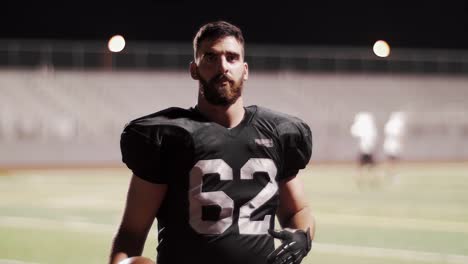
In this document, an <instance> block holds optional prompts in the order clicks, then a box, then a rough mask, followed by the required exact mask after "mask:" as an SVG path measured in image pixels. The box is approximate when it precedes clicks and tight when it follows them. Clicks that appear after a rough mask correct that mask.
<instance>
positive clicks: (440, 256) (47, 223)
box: [0, 216, 468, 264]
mask: <svg viewBox="0 0 468 264" xmlns="http://www.w3.org/2000/svg"><path fill="white" fill-rule="evenodd" d="M0 226H7V227H20V228H21V227H27V228H37V229H42V230H44V229H45V230H50V229H67V230H71V231H79V232H83V231H85V232H86V231H88V232H98V233H101V232H102V233H112V232H115V231H116V228H117V226H112V225H105V224H95V223H89V222H83V221H68V220H67V221H60V220H53V219H43V218H29V217H12V216H1V217H0ZM312 251H313V252H320V253H331V254H341V255H346V256H356V257H380V258H382V257H384V258H395V259H401V260H408V261H423V262H433V263H438V264H442V263H445V264H467V263H468V256H466V255H456V254H444V253H434V252H424V251H415V250H403V249H388V248H378V247H365V246H350V245H338V244H327V243H320V242H315V243H314V246H313V249H312ZM8 261H9V262H8ZM0 264H36V263H29V262H21V261H16V260H2V259H0Z"/></svg>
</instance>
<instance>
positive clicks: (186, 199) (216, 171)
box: [121, 106, 312, 264]
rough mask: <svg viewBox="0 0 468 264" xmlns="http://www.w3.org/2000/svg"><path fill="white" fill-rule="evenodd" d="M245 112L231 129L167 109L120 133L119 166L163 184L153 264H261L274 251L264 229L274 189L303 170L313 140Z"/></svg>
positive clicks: (283, 118)
mask: <svg viewBox="0 0 468 264" xmlns="http://www.w3.org/2000/svg"><path fill="white" fill-rule="evenodd" d="M245 110H246V111H245V115H244V118H243V120H242V122H241V123H240V124H239V125H238V126H236V127H234V128H230V129H229V128H226V127H223V126H221V125H219V124H217V123H214V122H211V121H209V120H207V119H206V118H204V117H203V116H202V115H201V113H200V112H199V111H198V109H197V108H190V109H181V108H169V109H166V110H163V111H161V112H158V113H155V114H151V115H148V116H145V117H142V118H139V119H136V120H134V121H132V122H130V123H129V124H128V125H127V126H126V127H125V129H124V131H123V133H122V138H121V150H122V156H123V158H122V159H123V161H124V162H125V163H126V164H127V166H128V167H129V168H130V169H131V170H132V171H133V173H134V174H135V175H136V176H138V177H140V178H142V179H144V180H146V181H149V182H152V183H159V184H168V191H167V194H166V197H165V199H164V201H163V203H162V205H161V208H160V209H159V212H158V215H157V221H158V229H159V232H158V241H159V243H158V248H157V250H158V257H157V260H158V263H159V264H179V263H180V264H185V263H204V264H220V263H222V264H231V263H232V264H238V263H242V264H250V263H252V264H254V263H255V264H263V263H266V256H267V255H268V254H269V253H270V252H271V251H273V250H274V243H273V239H272V237H271V236H269V235H268V233H267V230H268V229H270V228H274V224H275V221H274V218H275V212H276V209H277V206H278V182H279V181H281V180H284V179H286V178H289V177H291V176H295V175H296V174H297V172H298V171H299V170H300V169H303V168H304V167H305V166H306V165H307V163H308V162H309V159H310V156H311V149H312V135H311V132H310V129H309V127H308V126H307V125H306V124H305V123H304V122H302V121H301V120H300V119H298V118H295V117H292V116H289V115H285V114H282V113H277V112H274V111H271V110H268V109H266V108H262V107H258V106H249V107H246V108H245ZM142 206H144V205H142Z"/></svg>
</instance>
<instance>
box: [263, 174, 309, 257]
mask: <svg viewBox="0 0 468 264" xmlns="http://www.w3.org/2000/svg"><path fill="white" fill-rule="evenodd" d="M277 215H278V220H279V222H280V224H281V226H282V227H283V228H284V229H283V230H281V231H276V230H269V233H270V235H271V236H273V237H274V238H277V239H280V240H281V245H280V246H279V247H278V248H276V249H275V250H274V251H273V252H271V253H270V254H269V255H268V258H267V260H268V263H270V264H300V263H301V261H302V259H303V258H304V257H305V256H306V255H307V253H309V251H310V249H311V248H312V239H313V237H314V234H315V221H314V217H313V216H312V214H311V210H310V208H309V206H308V204H307V202H306V199H305V194H304V190H303V188H302V183H301V181H300V179H299V178H298V177H290V178H288V179H285V180H283V181H280V182H279V207H278V211H277Z"/></svg>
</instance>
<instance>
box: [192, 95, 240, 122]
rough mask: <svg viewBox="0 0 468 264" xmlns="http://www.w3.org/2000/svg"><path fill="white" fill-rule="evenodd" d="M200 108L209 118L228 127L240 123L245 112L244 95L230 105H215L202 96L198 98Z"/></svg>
mask: <svg viewBox="0 0 468 264" xmlns="http://www.w3.org/2000/svg"><path fill="white" fill-rule="evenodd" d="M200 97H201V96H200ZM198 110H199V111H200V112H201V114H202V115H203V116H205V117H206V118H208V119H209V120H211V121H213V122H215V123H218V124H220V125H222V126H224V127H227V128H233V127H236V126H237V125H239V124H240V123H241V122H242V119H243V118H244V114H245V109H244V103H243V101H242V97H239V99H237V101H236V102H235V103H234V104H232V105H229V106H219V105H213V104H210V103H209V102H207V101H206V100H205V98H202V97H201V98H198Z"/></svg>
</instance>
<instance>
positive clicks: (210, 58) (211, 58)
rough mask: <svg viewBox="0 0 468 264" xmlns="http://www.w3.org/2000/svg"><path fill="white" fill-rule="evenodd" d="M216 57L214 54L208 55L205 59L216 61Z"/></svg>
mask: <svg viewBox="0 0 468 264" xmlns="http://www.w3.org/2000/svg"><path fill="white" fill-rule="evenodd" d="M215 59H216V57H215V56H214V55H206V56H205V60H206V61H210V62H211V61H214V60H215Z"/></svg>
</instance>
